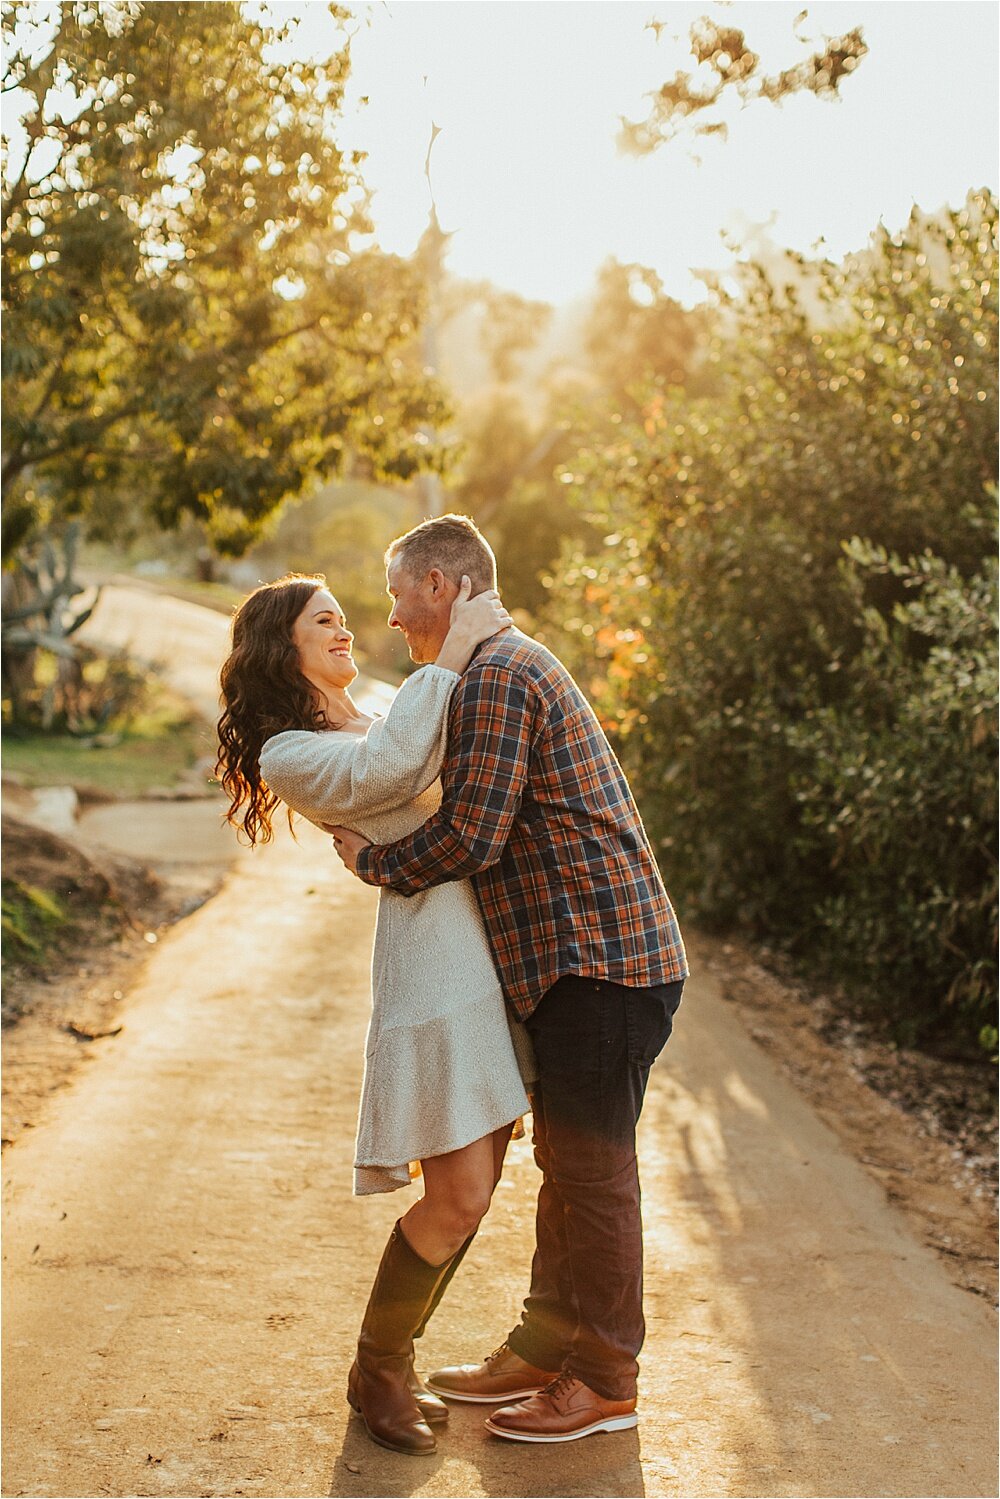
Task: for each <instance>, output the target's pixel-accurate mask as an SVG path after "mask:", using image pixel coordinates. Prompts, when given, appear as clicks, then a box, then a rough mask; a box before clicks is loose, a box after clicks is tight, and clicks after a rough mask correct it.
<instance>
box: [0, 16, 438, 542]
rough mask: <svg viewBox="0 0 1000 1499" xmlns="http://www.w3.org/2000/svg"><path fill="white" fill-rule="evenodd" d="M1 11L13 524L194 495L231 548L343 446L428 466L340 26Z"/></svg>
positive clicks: (409, 291)
mask: <svg viewBox="0 0 1000 1499" xmlns="http://www.w3.org/2000/svg"><path fill="white" fill-rule="evenodd" d="M330 9H331V10H332V12H333V14H334V16H335V17H340V18H342V17H343V16H344V14H345V13H344V12H342V11H340V10H339V9H338V8H337V7H330ZM3 29H4V43H5V47H6V63H5V73H4V84H3V86H4V90H5V91H6V92H8V93H10V94H11V95H12V98H13V99H14V100H15V101H16V102H17V105H18V109H19V111H20V118H21V121H22V124H23V132H24V139H23V142H20V141H19V139H18V133H17V131H16V130H15V132H14V135H13V138H12V139H11V141H10V142H8V143H7V145H8V165H7V176H6V180H5V186H4V201H3V247H4V252H5V268H4V283H3V305H4V314H5V318H6V330H5V331H6V340H5V349H4V462H3V483H4V494H5V497H6V499H7V501H8V512H7V513H8V536H7V540H8V541H9V542H10V544H12V545H14V544H16V543H17V542H18V540H20V539H22V538H23V536H24V534H25V533H26V532H27V531H28V530H29V529H30V528H31V526H32V525H37V524H38V522H39V520H41V521H45V520H47V519H49V518H51V517H52V516H63V515H67V514H68V515H77V514H80V515H83V516H85V517H86V519H87V524H88V528H89V530H90V531H91V533H92V534H93V533H97V534H101V533H103V534H110V533H112V532H114V531H120V530H121V529H122V528H123V527H124V526H125V525H126V524H127V523H128V522H129V520H131V523H132V525H133V526H138V525H141V524H143V523H145V521H146V518H148V517H150V516H151V517H152V518H153V519H154V520H155V521H156V522H157V523H159V524H161V525H165V526H170V525H172V524H174V523H176V521H177V520H178V519H179V517H181V516H182V515H184V514H194V515H196V516H199V517H201V518H203V519H204V521H205V522H206V524H207V526H208V529H209V532H210V534H211V535H212V536H213V538H214V540H215V541H216V543H217V545H218V546H219V547H220V548H222V549H225V550H230V551H233V552H238V551H239V550H241V549H242V548H243V546H245V545H246V543H247V541H248V540H249V539H250V537H251V536H252V535H253V534H254V532H255V530H256V529H257V528H258V527H259V525H260V523H261V521H262V520H263V518H264V517H265V516H266V515H267V514H268V513H269V512H270V511H271V510H272V509H273V508H274V507H275V506H276V505H277V504H278V503H279V502H280V500H281V499H282V498H283V497H284V496H286V495H290V494H294V493H297V492H298V491H299V490H300V489H301V488H302V487H303V485H304V484H305V483H306V481H307V480H308V479H310V478H311V477H312V476H323V475H330V474H333V473H336V472H337V471H338V470H339V469H340V468H341V466H342V465H343V463H344V460H345V455H346V454H347V453H348V452H351V453H353V454H355V455H360V459H361V461H362V462H363V463H364V464H365V465H366V466H367V467H368V469H369V470H370V471H371V472H372V473H373V474H375V475H377V476H382V477H398V478H407V477H409V476H410V475H412V474H413V473H415V472H416V471H417V470H418V469H419V468H420V467H422V466H424V465H426V464H427V463H428V462H432V461H434V458H433V454H432V451H431V444H429V442H428V439H427V436H426V434H425V433H424V432H422V431H421V430H420V429H421V428H423V427H426V426H427V425H428V424H431V423H433V422H434V421H435V419H436V418H437V417H438V416H440V414H441V411H442V406H441V401H440V398H439V395H438V394H437V393H436V391H435V390H434V389H433V387H431V386H430V385H429V384H428V382H427V380H426V378H425V377H424V375H423V372H422V371H421V370H420V369H419V367H417V366H416V365H415V362H414V361H413V360H412V359H408V358H406V357H404V356H405V346H406V344H407V342H408V341H409V340H411V339H412V336H413V333H414V330H415V327H416V325H417V322H418V320H419V317H420V313H421V300H422V292H421V287H420V284H419V278H418V277H417V275H416V273H415V272H414V270H413V268H412V267H410V266H408V265H406V264H405V263H402V262H400V261H398V260H396V259H393V258H391V257H387V256H383V255H381V254H379V253H378V252H377V251H375V250H367V251H363V252H362V251H358V250H357V249H356V248H355V245H356V236H357V234H358V233H359V232H365V231H368V230H369V229H370V225H369V224H368V223H367V220H366V217H365V211H364V195H363V189H362V185H361V182H360V179H359V176H358V167H359V162H358V160H357V159H356V158H351V159H346V158H345V157H344V155H343V153H342V152H341V151H340V149H339V148H338V146H337V144H336V140H335V136H334V130H333V127H334V125H335V124H336V118H337V113H338V110H339V108H340V104H341V99H342V93H343V88H344V82H345V79H346V76H347V69H348V50H347V47H346V45H345V46H343V47H342V48H341V50H340V51H338V52H336V53H334V55H333V56H331V57H330V58H328V59H327V60H325V61H319V62H317V61H310V62H303V61H299V60H296V59H295V58H294V57H293V56H292V50H291V49H290V48H289V46H288V45H287V44H288V42H289V36H288V34H287V29H278V30H275V31H268V30H267V29H265V28H264V27H263V26H262V25H258V24H254V23H253V22H251V21H250V20H248V19H247V18H246V15H245V13H244V11H243V10H242V8H241V7H239V6H237V5H230V4H217V3H205V4H195V3H172V4H170V5H151V4H145V5H140V4H120V5H117V6H115V5H102V6H100V7H98V6H96V5H92V4H87V3H83V4H75V5H63V6H61V7H58V8H56V7H45V6H35V5H32V4H25V3H20V4H12V5H5V6H4V10H3ZM14 112H15V111H14V110H13V108H12V110H11V113H12V114H13V113H14Z"/></svg>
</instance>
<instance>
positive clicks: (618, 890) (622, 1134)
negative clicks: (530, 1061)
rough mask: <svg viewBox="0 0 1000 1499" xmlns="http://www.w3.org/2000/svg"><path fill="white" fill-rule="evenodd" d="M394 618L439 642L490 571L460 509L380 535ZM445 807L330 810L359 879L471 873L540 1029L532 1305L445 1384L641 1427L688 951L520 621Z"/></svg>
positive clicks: (495, 668)
mask: <svg viewBox="0 0 1000 1499" xmlns="http://www.w3.org/2000/svg"><path fill="white" fill-rule="evenodd" d="M386 563H387V579H388V591H389V593H390V595H391V596H392V599H393V606H392V612H391V614H390V616H389V624H390V626H392V627H394V628H395V629H398V630H402V632H403V634H404V636H405V637H406V642H407V645H408V647H409V650H410V655H411V656H412V658H413V660H414V661H418V662H427V661H433V659H434V657H435V655H436V654H437V651H438V649H439V648H440V645H441V642H442V641H443V639H444V636H445V634H446V633H447V629H448V621H449V613H450V609H451V604H452V601H453V600H454V598H455V596H456V594H457V592H458V585H459V581H460V579H461V577H462V574H463V573H466V574H468V576H469V577H470V578H471V579H472V582H473V592H474V593H475V592H480V591H481V590H483V589H486V588H495V587H496V562H495V559H494V557H493V553H492V551H491V550H490V547H489V545H488V544H487V542H486V541H485V539H484V537H483V536H482V535H481V534H480V533H479V531H478V530H477V529H476V527H475V525H474V524H473V523H472V522H471V521H470V520H468V519H466V518H465V517H464V516H455V515H447V516H442V517H440V518H439V519H436V520H430V521H426V522H425V523H424V524H423V525H420V526H417V527H416V529H415V530H413V531H410V532H408V533H407V534H406V535H405V536H402V537H400V538H398V539H397V540H396V541H394V542H393V543H392V545H391V546H390V547H389V550H388V552H387V553H386ZM441 785H442V793H443V796H442V802H441V806H440V809H439V811H438V812H437V813H436V814H435V815H434V816H433V817H432V818H431V819H430V820H429V821H428V822H426V823H425V824H424V825H423V827H422V828H419V829H418V830H417V832H416V833H414V834H413V835H412V836H411V837H409V838H405V839H402V840H401V841H400V842H398V843H392V844H388V845H386V846H382V847H375V846H372V845H369V844H368V843H366V842H365V840H364V839H362V838H360V837H359V836H358V835H357V834H355V833H353V832H350V831H349V830H348V829H345V828H338V829H337V830H336V836H335V842H336V845H337V849H338V852H339V853H340V855H341V858H342V859H343V860H344V862H345V864H347V866H348V868H350V869H352V870H353V871H354V873H356V874H357V875H358V877H359V878H360V879H362V880H364V881H366V882H367V883H368V884H372V885H389V886H391V887H392V888H393V889H394V890H398V891H400V892H401V893H402V894H404V895H413V894H416V893H417V892H418V891H420V890H423V889H426V888H427V887H428V886H430V885H436V884H441V883H443V882H445V881H447V880H456V879H465V878H469V877H471V878H472V880H473V883H474V886H475V889H476V892H477V895H478V898H479V902H480V905H481V907H482V912H483V917H484V920H485V924H486V929H487V931H488V933H489V937H490V942H491V944H492V948H493V954H494V958H495V960H496V965H497V970H498V972H499V975H500V980H501V983H502V985H503V988H504V993H505V995H506V997H507V999H508V1001H509V1003H511V1004H512V1005H513V1006H514V1008H515V1010H516V1011H517V1013H518V1014H519V1015H520V1016H521V1018H522V1019H523V1020H524V1022H525V1025H526V1027H527V1029H528V1032H529V1034H530V1035H531V1038H532V1041H533V1043H534V1047H535V1052H536V1056H537V1063H538V1081H537V1083H536V1085H535V1086H534V1088H533V1091H532V1095H531V1102H532V1110H533V1119H534V1148H535V1159H536V1160H537V1162H538V1165H539V1167H540V1168H541V1171H542V1185H541V1189H540V1191H539V1195H538V1208H537V1216H536V1247H535V1254H534V1259H533V1262H532V1268H531V1286H530V1290H529V1292H528V1296H527V1298H526V1300H525V1303H524V1311H523V1314H522V1317H521V1322H520V1324H519V1325H518V1326H517V1327H516V1328H515V1329H514V1330H513V1331H512V1332H511V1333H510V1334H509V1336H508V1337H507V1339H506V1341H505V1342H504V1343H503V1344H502V1345H501V1347H500V1348H499V1349H497V1350H496V1352H495V1353H492V1354H490V1356H489V1357H488V1358H487V1359H486V1360H485V1361H484V1362H483V1363H482V1364H479V1365H462V1366H459V1367H456V1368H448V1369H442V1370H439V1371H438V1372H437V1373H436V1374H434V1375H432V1376H431V1378H430V1379H429V1380H428V1385H429V1387H430V1388H431V1389H432V1390H434V1391H436V1393H438V1394H440V1395H444V1396H446V1397H447V1398H449V1399H452V1400H465V1401H473V1402H482V1403H484V1404H486V1403H498V1402H503V1401H504V1400H506V1401H508V1402H512V1403H509V1404H507V1405H506V1406H504V1407H503V1408H502V1409H500V1410H497V1411H495V1412H494V1413H493V1415H492V1416H491V1417H490V1418H489V1420H487V1422H486V1425H487V1427H488V1429H489V1430H490V1431H492V1432H493V1433H495V1434H496V1435H497V1436H501V1437H506V1438H509V1439H510V1440H513V1441H526V1442H565V1441H574V1440H576V1439H577V1438H579V1437H584V1436H588V1435H590V1434H591V1433H592V1432H597V1431H615V1430H621V1429H623V1428H627V1427H631V1426H635V1425H636V1423H637V1416H636V1413H635V1412H636V1375H637V1372H638V1367H639V1366H638V1364H637V1362H636V1355H637V1354H638V1352H639V1349H640V1347H641V1344H642V1340H643V1335H644V1331H645V1325H644V1322H643V1316H642V1223H641V1217H640V1205H639V1178H638V1170H637V1162H636V1154H635V1126H636V1121H637V1119H638V1117H639V1111H640V1109H641V1107H642V1100H643V1094H644V1092H645V1087H646V1081H647V1078H648V1075H649V1068H650V1065H651V1064H652V1062H653V1061H654V1059H655V1058H656V1056H657V1055H658V1053H659V1051H660V1050H661V1048H662V1047H663V1045H664V1043H665V1042H666V1040H667V1038H668V1036H669V1035H670V1031H671V1026H672V1020H673V1015H674V1012H675V1011H676V1009H677V1006H678V1004H679V1003H680V998H681V991H682V989H683V985H684V979H685V977H686V976H687V972H688V969H687V963H686V960H685V955H684V947H683V943H682V941H681V936H680V932H679V930H678V927H677V922H676V920H675V917H674V913H673V910H672V908H671V905H670V901H669V900H668V898H667V894H666V891H665V890H664V888H663V884H662V881H661V879H660V876H659V872H658V870H657V868H656V864H655V861H654V859H653V855H652V851H651V849H650V847H649V842H648V840H647V838H646V834H645V831H644V829H643V826H642V822H641V820H640V818H639V814H638V811H637V810H636V806H635V803H634V801H633V799H632V795H631V792H630V791H629V788H628V784H627V782H626V780H625V777H624V774H623V773H622V770H621V767H620V766H619V765H618V762H617V760H616V759H615V757H614V755H613V753H612V751H611V748H610V746H609V744H608V742H607V740H606V738H605V736H604V734H603V732H602V730H601V728H600V726H599V724H598V722H597V719H596V717H595V716H594V713H593V711H592V709H591V708H590V706H589V704H588V703H587V701H586V699H585V698H584V696H583V694H582V693H581V692H580V689H579V688H578V687H577V685H576V683H575V682H574V681H573V679H572V677H571V676H570V675H569V673H568V672H567V671H566V669H565V667H564V666H562V665H561V663H560V662H559V661H557V660H556V658H555V657H554V656H553V655H552V654H551V653H550V652H549V651H547V650H546V649H545V648H544V646H542V645H540V644H539V643H538V642H537V641H535V640H532V639H530V638H529V637H528V636H525V635H523V634H521V632H520V631H518V630H515V629H508V630H505V631H502V632H501V633H500V634H498V635H494V636H493V637H492V638H491V639H490V640H488V641H486V642H485V643H484V644H483V645H482V646H481V647H480V648H479V650H478V652H477V654H476V656H475V657H474V658H473V660H472V663H471V665H470V666H469V668H468V670H467V671H466V673H465V675H464V676H463V677H462V679H461V681H460V682H459V684H458V686H457V688H456V689H455V693H454V696H453V698H452V705H451V710H450V715H449V722H448V754H447V757H446V760H445V764H444V768H443V770H442V775H441Z"/></svg>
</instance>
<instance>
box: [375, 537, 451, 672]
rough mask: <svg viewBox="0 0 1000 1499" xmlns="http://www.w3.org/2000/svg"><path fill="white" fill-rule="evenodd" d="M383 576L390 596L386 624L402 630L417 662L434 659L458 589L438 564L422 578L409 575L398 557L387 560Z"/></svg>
mask: <svg viewBox="0 0 1000 1499" xmlns="http://www.w3.org/2000/svg"><path fill="white" fill-rule="evenodd" d="M385 577H386V592H387V593H388V594H389V597H390V598H391V599H392V610H391V611H390V614H389V628H390V629H391V630H402V632H403V638H404V639H405V641H406V644H407V648H408V650H409V652H410V659H411V660H413V661H416V662H417V663H418V665H422V664H424V663H425V662H428V661H433V660H434V659H435V658H436V656H437V654H438V652H439V651H440V649H441V647H442V645H443V644H444V637H445V636H446V635H447V633H448V626H449V624H450V623H451V606H452V603H453V601H454V600H455V598H456V597H457V595H458V589H457V588H456V587H455V585H454V584H453V583H449V582H448V580H447V578H445V577H444V576H443V574H442V573H440V572H439V571H438V569H437V568H432V569H431V571H430V572H429V573H428V574H427V576H426V577H425V578H414V577H412V576H411V574H410V573H408V572H407V570H406V567H405V565H404V563H403V561H402V559H401V558H398V557H394V558H393V560H392V561H391V562H390V563H389V566H388V567H387V568H386V574H385Z"/></svg>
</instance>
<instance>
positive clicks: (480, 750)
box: [358, 630, 688, 1016]
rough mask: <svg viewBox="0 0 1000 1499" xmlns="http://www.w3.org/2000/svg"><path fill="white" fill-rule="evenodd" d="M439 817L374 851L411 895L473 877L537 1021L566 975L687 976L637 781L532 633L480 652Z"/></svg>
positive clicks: (513, 983) (451, 736) (365, 861)
mask: <svg viewBox="0 0 1000 1499" xmlns="http://www.w3.org/2000/svg"><path fill="white" fill-rule="evenodd" d="M441 787H442V801H441V806H440V808H439V810H438V811H437V812H436V813H435V815H434V816H433V817H431V818H430V819H429V820H428V821H427V822H425V823H424V825H423V826H422V827H420V828H418V829H417V831H416V832H415V833H412V834H411V835H410V836H409V837H408V838H403V839H400V840H399V841H398V842H396V843H390V844H386V845H383V846H375V845H373V846H371V847H368V848H364V849H362V851H361V854H360V856H359V858H358V874H359V876H360V878H361V879H363V880H364V881H366V883H368V884H370V885H389V886H391V888H392V889H393V890H397V891H399V892H400V893H401V894H403V895H414V894H416V893H417V892H418V891H420V890H424V889H426V888H427V887H428V886H432V885H441V884H444V883H446V882H447V881H448V880H460V879H467V878H470V877H471V879H472V881H473V885H474V888H475V890H476V893H477V895H478V898H479V904H480V906H481V908H482V912H483V918H484V921H485V924H486V930H487V933H488V935H489V939H490V943H491V945H492V948H493V956H494V959H495V961H496V965H497V970H498V973H499V975H500V982H501V984H502V986H503V989H504V993H505V994H506V996H507V998H508V999H509V1000H510V1001H511V1002H512V1003H513V1005H514V1006H515V1008H516V1009H517V1011H518V1012H519V1013H520V1014H521V1015H522V1016H526V1015H530V1014H531V1012H532V1010H533V1009H534V1008H535V1006H536V1005H537V1004H538V1002H539V1000H540V999H541V998H542V996H543V995H544V994H545V993H546V991H547V990H548V989H550V988H551V987H552V985H553V984H554V983H555V982H556V980H557V979H558V978H559V977H560V975H561V974H566V973H575V974H581V975H583V976H585V977H592V978H600V979H611V980H614V981H616V982H617V983H620V984H625V985H627V986H628V987H630V988H643V987H646V986H648V985H653V984H667V983H672V982H674V981H675V980H677V979H681V978H685V977H686V976H687V972H688V969H687V962H686V959H685V955H684V945H683V942H682V940H681V934H680V930H679V928H678V925H677V920H676V918H675V916H674V912H673V909H672V907H671V904H670V901H669V899H668V897H667V893H666V891H665V889H664V888H663V882H662V880H661V878H660V874H659V871H658V869H657V867H656V861H655V860H654V858H653V853H652V850H651V849H650V846H649V840H648V838H647V837H646V832H645V829H644V828H643V825H642V820H641V818H640V816H639V812H638V809H637V808H636V805H635V802H634V800H633V798H632V793H631V791H630V790H629V787H628V783H627V781H626V779H625V775H624V773H623V771H622V769H621V766H620V765H619V764H618V761H617V760H616V759H615V756H614V754H613V753H612V750H611V746H610V745H609V744H608V741H607V739H606V738H605V736H604V732H603V730H602V729H601V727H600V725H599V723H598V721H597V718H596V716H595V715H594V712H593V709H592V708H591V707H590V704H589V703H588V702H587V700H586V698H585V697H584V696H583V693H582V692H581V691H580V689H579V687H578V686H577V685H576V683H575V682H574V681H573V678H572V677H571V676H570V674H569V672H568V671H567V670H566V668H565V667H564V666H563V665H562V664H561V663H560V662H559V661H557V660H556V658H555V657H554V656H553V655H552V654H551V652H549V651H547V650H546V649H545V647H544V646H541V645H539V643H538V642H537V641H535V640H531V639H530V638H529V637H527V636H525V635H522V634H521V633H520V631H518V630H506V631H504V632H502V633H501V634H499V635H494V636H493V637H492V638H491V639H490V640H488V641H486V642H485V644H484V645H482V646H481V647H480V648H479V651H478V652H477V654H476V656H475V657H474V659H473V661H472V664H471V665H470V666H469V668H468V670H467V671H466V672H465V674H464V676H463V677H462V679H461V681H460V682H459V684H458V686H457V687H456V689H455V692H454V695H453V697H452V702H451V708H450V711H449V719H448V753H447V756H446V759H445V763H444V766H443V769H442V772H441Z"/></svg>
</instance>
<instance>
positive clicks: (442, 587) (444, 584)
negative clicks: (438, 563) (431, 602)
mask: <svg viewBox="0 0 1000 1499" xmlns="http://www.w3.org/2000/svg"><path fill="white" fill-rule="evenodd" d="M427 578H428V581H429V582H430V585H431V594H432V596H433V597H434V598H435V599H440V598H443V597H444V596H445V595H446V594H447V592H448V589H449V588H450V587H451V585H450V584H449V582H448V579H447V578H446V577H445V575H444V573H443V572H442V571H441V569H440V568H439V567H432V568H431V570H430V572H429V573H428V574H427Z"/></svg>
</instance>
